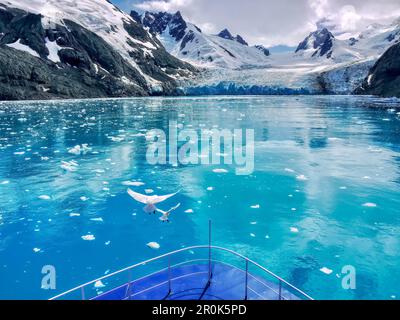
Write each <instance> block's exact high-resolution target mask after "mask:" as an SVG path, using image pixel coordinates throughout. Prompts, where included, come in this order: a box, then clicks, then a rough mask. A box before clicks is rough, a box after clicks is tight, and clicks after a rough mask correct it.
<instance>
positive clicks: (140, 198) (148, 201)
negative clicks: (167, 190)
mask: <svg viewBox="0 0 400 320" xmlns="http://www.w3.org/2000/svg"><path fill="white" fill-rule="evenodd" d="M177 193H179V191H178V192H175V193H172V194H167V195H165V196H157V195H154V196H147V195H144V194H140V193H137V192H134V191H132V190H131V189H128V194H129V195H130V196H131V197H132V198H133V199H135V200H136V201H137V202H140V203H143V204H145V205H146V206H145V207H144V208H143V210H144V212H146V213H152V212H153V213H156V210H157V208H156V206H155V205H156V204H157V203H161V202H164V201H165V200H167V199H169V198H171V197H173V196H174V195H176V194H177Z"/></svg>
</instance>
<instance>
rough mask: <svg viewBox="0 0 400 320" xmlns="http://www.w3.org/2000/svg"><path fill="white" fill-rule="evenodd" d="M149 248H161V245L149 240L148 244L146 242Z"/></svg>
mask: <svg viewBox="0 0 400 320" xmlns="http://www.w3.org/2000/svg"><path fill="white" fill-rule="evenodd" d="M146 245H147V246H148V247H149V248H151V249H154V250H158V249H160V245H159V244H158V243H157V242H149V243H148V244H146Z"/></svg>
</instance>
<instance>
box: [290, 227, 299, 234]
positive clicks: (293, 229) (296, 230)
mask: <svg viewBox="0 0 400 320" xmlns="http://www.w3.org/2000/svg"><path fill="white" fill-rule="evenodd" d="M290 232H293V233H299V229H297V228H296V227H290Z"/></svg>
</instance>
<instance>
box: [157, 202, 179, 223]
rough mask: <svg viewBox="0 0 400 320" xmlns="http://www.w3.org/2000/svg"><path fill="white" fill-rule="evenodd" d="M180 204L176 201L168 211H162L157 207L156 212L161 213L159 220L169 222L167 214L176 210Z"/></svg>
mask: <svg viewBox="0 0 400 320" xmlns="http://www.w3.org/2000/svg"><path fill="white" fill-rule="evenodd" d="M180 206H181V204H180V203H178V204H177V205H176V206H175V207H172V208H171V209H169V210H168V211H163V210H160V209H157V212H160V213H162V216H161V217H160V220H161V221H162V222H165V221H167V222H169V215H170V214H171V212H172V211H174V210H176V209H178V208H179V207H180Z"/></svg>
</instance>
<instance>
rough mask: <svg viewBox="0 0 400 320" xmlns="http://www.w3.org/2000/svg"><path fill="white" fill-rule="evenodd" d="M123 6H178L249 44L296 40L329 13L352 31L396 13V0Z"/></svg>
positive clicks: (161, 1)
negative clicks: (236, 35) (241, 37)
mask: <svg viewBox="0 0 400 320" xmlns="http://www.w3.org/2000/svg"><path fill="white" fill-rule="evenodd" d="M112 1H113V2H114V3H115V4H117V5H118V6H119V7H120V8H121V9H123V10H126V11H128V12H129V10H130V9H136V10H139V11H140V10H141V11H143V10H149V11H169V12H176V11H177V10H180V11H181V12H182V15H183V16H184V18H185V19H187V20H188V21H190V22H192V23H194V24H196V25H198V26H199V27H200V28H201V29H202V30H203V31H204V32H207V33H218V32H219V31H220V30H222V29H223V28H225V27H226V28H228V29H229V30H230V31H231V32H232V33H234V34H240V35H241V36H243V37H244V38H245V39H246V40H247V41H248V42H249V43H250V44H264V45H266V46H272V45H278V44H284V45H291V46H293V45H297V44H298V43H299V42H300V41H301V40H302V39H303V38H304V37H305V36H306V35H308V33H309V32H310V31H313V30H315V29H316V23H317V21H319V20H321V19H323V18H327V19H329V21H330V22H329V24H334V25H335V28H336V30H335V31H336V32H351V33H356V32H358V31H361V30H362V29H363V28H365V27H366V26H367V25H369V24H371V23H375V22H380V23H389V22H391V21H392V20H394V19H395V18H397V17H400V0H247V1H245V0H112Z"/></svg>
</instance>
